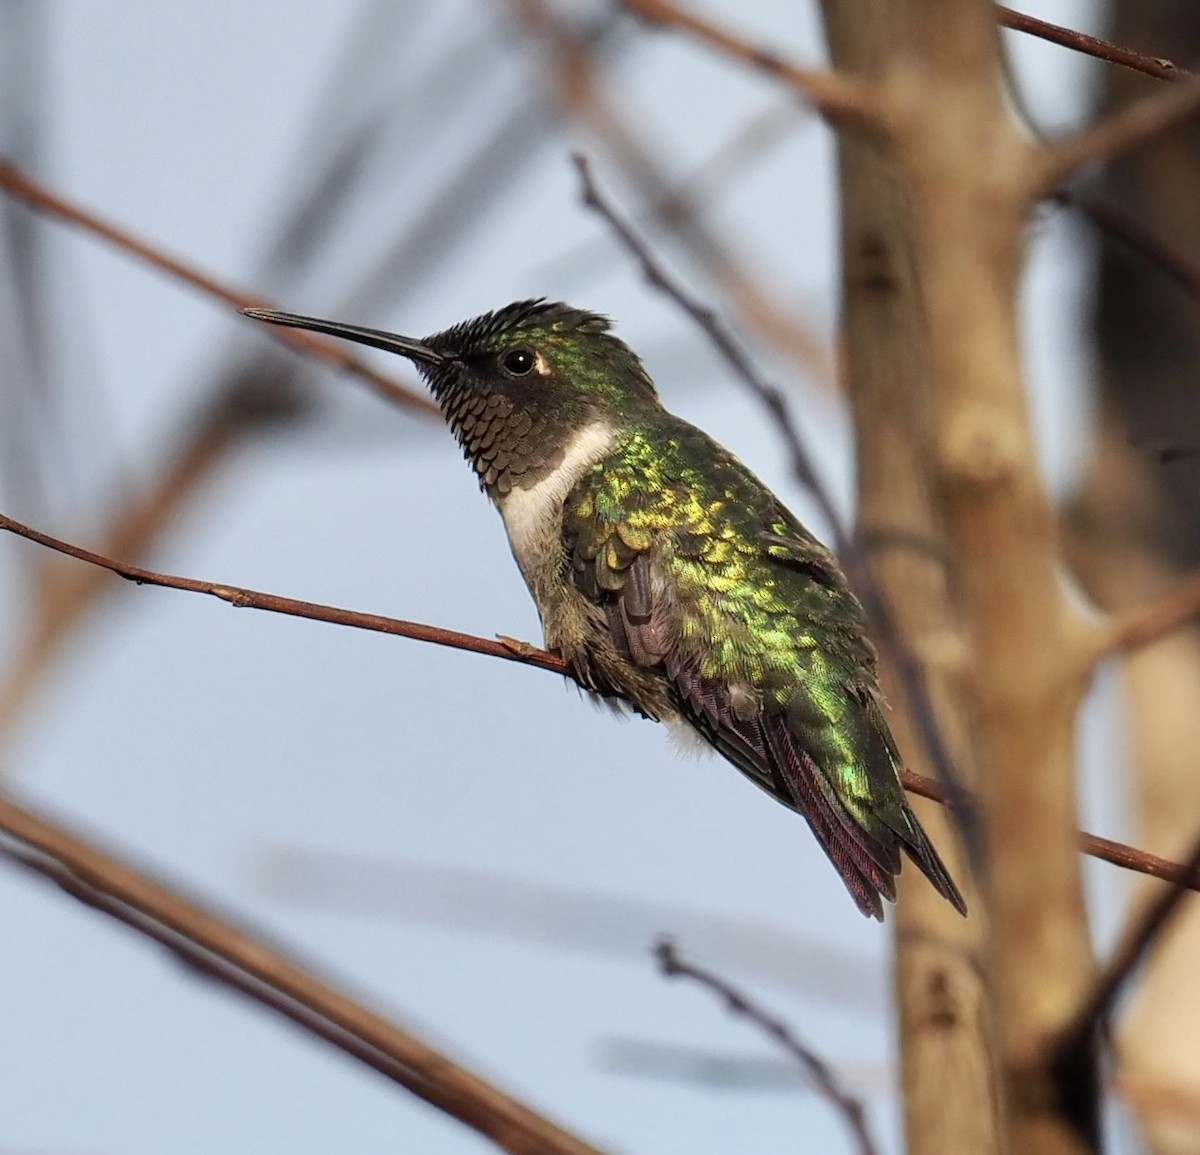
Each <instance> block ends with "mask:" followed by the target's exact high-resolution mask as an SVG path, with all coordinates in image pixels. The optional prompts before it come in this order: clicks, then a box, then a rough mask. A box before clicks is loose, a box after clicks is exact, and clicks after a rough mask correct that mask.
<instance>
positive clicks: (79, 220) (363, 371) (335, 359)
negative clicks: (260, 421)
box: [0, 158, 440, 416]
mask: <svg viewBox="0 0 1200 1155" xmlns="http://www.w3.org/2000/svg"><path fill="white" fill-rule="evenodd" d="M0 191H3V192H6V193H8V194H9V195H10V196H14V197H17V198H18V199H19V200H21V201H23V202H24V203H25V204H27V205H28V206H29V207H30V208H32V209H34V210H35V211H37V212H39V213H45V214H46V215H48V216H52V217H55V218H57V219H58V220H61V221H64V222H65V223H67V224H71V225H75V226H76V227H77V228H81V229H83V230H84V231H85V232H88V233H91V234H92V235H93V236H96V237H100V238H101V239H102V240H106V241H108V242H109V243H110V244H113V245H115V246H116V247H117V248H118V249H120V250H121V251H122V252H125V253H128V254H130V255H131V256H134V257H137V258H138V259H139V260H141V261H145V262H146V263H147V264H148V265H150V266H152V267H153V268H156V269H158V270H159V271H160V272H163V273H166V274H167V275H168V276H170V277H174V278H175V279H176V280H178V281H182V282H183V283H184V284H185V285H189V286H191V287H192V288H193V289H197V290H198V291H199V292H201V293H203V294H205V295H206V296H209V297H212V298H214V299H215V300H218V301H221V302H222V303H224V304H226V305H231V306H232V307H233V308H234V309H237V310H239V311H240V310H242V309H267V308H271V307H272V305H271V302H270V301H269V300H267V299H266V298H265V297H259V296H255V295H254V294H252V293H245V292H242V291H241V290H240V289H234V288H232V287H230V286H229V285H226V284H224V283H223V282H221V281H218V280H217V279H216V278H214V277H210V276H209V275H208V274H207V273H202V272H200V271H199V270H198V269H196V268H195V267H194V266H192V265H189V264H187V263H186V262H184V261H181V260H180V259H179V258H177V257H172V256H170V255H168V254H167V253H165V252H163V250H162V249H160V248H158V247H157V246H155V245H152V244H151V243H150V242H149V241H145V240H142V239H140V238H138V237H135V236H134V235H133V234H132V233H130V232H128V231H126V230H125V229H122V228H119V227H118V226H116V225H114V224H111V223H109V222H108V221H105V220H102V219H101V218H100V217H98V216H97V215H96V214H95V213H91V212H88V211H87V210H86V209H84V208H81V207H80V206H79V205H76V204H72V203H71V202H70V201H68V200H65V199H64V198H63V197H60V196H57V195H55V194H54V193H52V192H50V190H49V189H47V188H46V187H45V186H44V185H41V184H39V183H38V182H37V181H35V180H33V179H32V178H31V177H29V176H27V175H26V174H25V173H23V172H21V171H20V169H18V168H16V166H14V165H12V164H10V163H9V162H8V161H6V160H4V159H2V158H0ZM271 332H272V335H273V336H274V337H275V339H276V340H278V341H281V342H282V343H283V344H285V345H290V346H291V347H292V348H293V349H297V350H299V351H301V352H305V353H309V354H311V355H312V356H314V357H316V358H317V359H318V360H321V361H325V362H327V363H328V364H330V365H332V366H334V367H335V368H337V369H342V370H344V371H345V372H347V373H351V374H353V375H354V376H356V377H358V378H360V379H361V380H363V381H365V382H366V383H367V384H368V385H370V386H371V387H372V388H373V389H374V390H375V391H376V392H377V393H379V394H381V395H382V396H383V397H385V398H386V399H387V400H389V401H393V402H396V403H397V404H400V405H403V406H405V407H407V408H409V409H415V410H417V411H418V412H421V413H426V414H429V415H430V416H440V412H439V410H438V407H437V405H436V404H435V403H434V402H433V401H431V400H430V399H429V398H428V397H426V396H425V395H424V394H423V393H418V392H416V390H414V389H410V388H409V387H408V386H407V385H403V384H401V383H400V382H399V381H397V380H395V379H394V378H392V377H389V376H388V375H387V374H385V373H380V372H379V371H378V370H376V369H374V368H372V366H371V365H370V364H368V363H367V362H366V361H364V360H363V359H362V358H361V357H358V356H356V355H355V354H353V353H351V352H349V351H348V350H347V349H346V348H345V346H344V345H343V344H342V343H340V342H338V341H334V340H331V339H330V338H328V337H320V336H318V335H316V334H314V333H306V332H304V331H303V330H301V329H273V330H272V331H271Z"/></svg>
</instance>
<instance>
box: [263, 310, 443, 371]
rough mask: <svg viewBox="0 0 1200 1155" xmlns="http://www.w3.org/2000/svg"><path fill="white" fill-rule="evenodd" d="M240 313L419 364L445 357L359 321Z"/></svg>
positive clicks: (270, 323) (274, 312) (270, 313)
mask: <svg viewBox="0 0 1200 1155" xmlns="http://www.w3.org/2000/svg"><path fill="white" fill-rule="evenodd" d="M242 315H243V316H245V317H252V318H253V319H254V320H255V321H266V322H267V324H268V325H284V326H286V327H287V328H289V329H308V330H310V331H311V332H313V333H324V334H326V335H327V336H330V337H344V338H345V339H346V340H347V341H355V342H357V343H358V344H359V345H371V346H373V347H374V348H376V349H384V350H386V351H387V352H388V353H399V354H400V356H401V357H407V358H408V359H409V360H410V361H416V362H419V363H420V364H423V365H440V364H442V362H443V361H445V360H446V358H445V357H443V356H442V355H441V353H437V352H435V351H434V350H433V349H431V348H429V346H428V345H422V344H421V342H420V341H414V340H413V339H412V338H411V337H401V336H399V335H397V334H396V333H385V332H384V331H383V330H382V329H364V328H363V327H362V326H361V325H343V324H342V323H341V322H340V321H323V320H321V318H320V317H301V316H300V315H299V314H298V313H279V312H276V310H274V309H243V310H242Z"/></svg>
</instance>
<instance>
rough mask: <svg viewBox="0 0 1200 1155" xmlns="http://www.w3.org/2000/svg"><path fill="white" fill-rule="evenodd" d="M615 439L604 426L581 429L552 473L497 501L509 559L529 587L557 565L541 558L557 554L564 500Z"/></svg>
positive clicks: (552, 560)
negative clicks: (539, 574)
mask: <svg viewBox="0 0 1200 1155" xmlns="http://www.w3.org/2000/svg"><path fill="white" fill-rule="evenodd" d="M614 439H615V430H614V429H613V427H612V426H611V425H609V424H608V423H607V422H605V421H594V422H592V424H591V425H585V426H584V427H583V428H582V429H580V430H579V431H578V432H577V433H576V434H575V435H574V437H572V438H571V440H570V441H569V442H568V443H567V447H566V451H565V452H564V454H563V459H562V461H561V462H560V463H559V464H558V465H557V466H555V468H554V470H553V472H551V473H548V474H547V475H546V476H545V477H543V478H542V479H541V480H540V481H538V482H537V484H535V485H532V486H529V487H528V488H527V489H521V488H518V487H514V488H513V489H511V490H509V491H508V493H506V494H505V495H504V496H503V497H501V498H499V499H498V500H497V502H496V506H497V508H498V509H499V510H500V516H501V517H502V518H503V519H504V528H505V529H506V530H507V531H508V543H509V545H510V546H511V547H512V552H513V557H515V558H516V559H517V565H519V566H520V567H521V572H522V574H524V575H525V580H526V582H527V583H528V584H530V585H531V586H532V584H533V578H534V575H535V573H537V571H539V570H540V569H542V568H543V567H544V566H547V565H550V564H554V563H555V562H556V560H557V558H552V557H545V556H543V554H545V553H546V551H547V548H551V549H554V550H557V548H558V542H559V539H560V537H561V536H562V513H563V502H564V501H566V499H567V494H568V493H570V492H571V490H572V489H573V488H574V487H575V484H576V482H578V481H579V479H580V478H581V477H582V476H583V475H584V474H585V473H586V472H587V471H588V470H589V469H591V467H592V466H593V465H595V464H596V462H597V461H601V460H603V458H604V457H605V456H607V454H608V452H609V450H610V449H611V448H612V444H613V441H614Z"/></svg>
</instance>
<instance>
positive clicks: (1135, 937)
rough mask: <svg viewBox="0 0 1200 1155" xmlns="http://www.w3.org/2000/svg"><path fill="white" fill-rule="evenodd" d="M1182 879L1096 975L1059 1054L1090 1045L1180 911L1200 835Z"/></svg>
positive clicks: (1198, 862)
mask: <svg viewBox="0 0 1200 1155" xmlns="http://www.w3.org/2000/svg"><path fill="white" fill-rule="evenodd" d="M1181 871H1183V872H1186V873H1181V874H1180V876H1179V877H1178V878H1177V879H1175V881H1174V883H1173V884H1172V885H1171V886H1170V887H1168V888H1167V889H1166V890H1164V891H1163V892H1162V893H1161V894H1160V895H1159V896H1158V897H1157V898H1156V899H1155V900H1154V901H1153V902H1152V903H1151V904H1150V906H1149V907H1148V908H1147V910H1146V911H1145V913H1144V914H1143V915H1142V917H1141V919H1140V920H1139V921H1138V923H1137V925H1136V926H1135V927H1134V928H1133V929H1132V930H1131V931H1130V932H1129V934H1128V935H1126V937H1125V940H1124V942H1123V943H1122V944H1121V946H1120V948H1119V949H1118V950H1117V951H1116V953H1115V954H1114V955H1113V957H1112V958H1111V959H1110V960H1109V963H1108V965H1107V966H1106V967H1105V968H1104V970H1103V971H1102V972H1101V974H1100V975H1098V976H1097V978H1096V980H1095V982H1094V983H1093V985H1092V987H1091V989H1090V990H1089V991H1088V992H1087V993H1086V994H1085V995H1084V996H1083V998H1082V999H1081V1000H1080V1003H1079V1009H1078V1011H1077V1012H1076V1014H1075V1018H1074V1019H1073V1021H1072V1022H1071V1024H1070V1025H1069V1026H1068V1028H1067V1029H1066V1030H1065V1031H1064V1032H1063V1034H1062V1037H1061V1039H1060V1040H1059V1042H1058V1044H1057V1046H1058V1050H1059V1053H1060V1054H1061V1055H1063V1056H1068V1055H1070V1054H1071V1053H1073V1052H1074V1051H1077V1050H1079V1049H1080V1048H1082V1047H1086V1046H1088V1045H1089V1042H1090V1040H1091V1039H1092V1037H1093V1036H1094V1034H1095V1030H1096V1028H1097V1027H1098V1026H1099V1025H1100V1024H1101V1022H1102V1021H1103V1020H1104V1019H1105V1018H1106V1017H1107V1015H1108V1014H1109V1012H1110V1011H1111V1010H1112V1007H1113V1004H1114V1003H1115V1002H1116V999H1117V995H1119V994H1120V992H1121V988H1122V987H1123V986H1124V985H1125V983H1126V981H1127V980H1128V979H1129V976H1130V975H1131V974H1132V973H1133V971H1134V970H1135V969H1136V968H1137V966H1138V964H1139V963H1140V962H1141V961H1142V960H1143V959H1144V958H1145V956H1146V954H1147V952H1148V951H1149V950H1150V948H1151V947H1152V946H1153V945H1154V943H1155V942H1156V941H1157V940H1158V937H1159V935H1160V934H1161V933H1162V931H1163V929H1164V927H1165V926H1166V925H1167V923H1168V922H1169V921H1170V919H1171V917H1172V916H1173V915H1174V914H1176V913H1177V912H1178V910H1179V907H1180V904H1181V903H1182V902H1183V899H1184V897H1185V895H1187V893H1188V891H1189V889H1190V887H1189V886H1188V876H1189V875H1190V876H1194V875H1195V874H1196V872H1197V871H1200V836H1197V837H1196V839H1195V840H1194V841H1193V843H1192V850H1191V853H1190V854H1189V855H1188V856H1187V858H1186V859H1185V860H1184V863H1183V865H1182V867H1181Z"/></svg>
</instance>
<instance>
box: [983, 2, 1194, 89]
mask: <svg viewBox="0 0 1200 1155" xmlns="http://www.w3.org/2000/svg"><path fill="white" fill-rule="evenodd" d="M996 13H997V16H998V18H999V20H1000V24H1001V25H1002V26H1003V27H1005V28H1011V29H1012V30H1013V31H1014V32H1027V33H1029V34H1030V35H1031V36H1037V37H1039V38H1040V39H1042V40H1049V41H1050V42H1051V43H1052V44H1058V45H1061V46H1062V47H1063V48H1070V49H1073V50H1074V51H1075V52H1082V53H1084V54H1085V55H1087V56H1094V57H1096V59H1097V60H1105V61H1107V62H1108V63H1109V64H1119V65H1121V66H1122V67H1124V68H1131V69H1133V70H1134V71H1135V72H1143V73H1145V74H1146V75H1147V76H1153V77H1154V78H1155V79H1156V80H1187V79H1188V78H1189V77H1190V76H1191V75H1192V73H1190V72H1188V71H1187V69H1185V68H1179V67H1177V66H1176V65H1175V64H1173V63H1172V62H1171V61H1170V60H1164V59H1163V58H1162V57H1160V56H1146V55H1145V54H1144V53H1142V52H1135V51H1134V50H1133V49H1132V48H1122V47H1121V46H1120V45H1119V44H1113V43H1112V42H1111V41H1108V40H1101V39H1100V37H1098V36H1089V35H1088V34H1087V33H1086V32H1076V31H1075V29H1073V28H1063V27H1062V26H1061V25H1059V24H1050V23H1048V22H1047V21H1045V20H1038V19H1037V18H1036V17H1034V16H1026V15H1025V14H1024V13H1023V12H1014V11H1013V10H1012V9H1011V8H1005V7H1004V5H1002V4H997V5H996Z"/></svg>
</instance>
